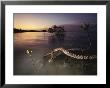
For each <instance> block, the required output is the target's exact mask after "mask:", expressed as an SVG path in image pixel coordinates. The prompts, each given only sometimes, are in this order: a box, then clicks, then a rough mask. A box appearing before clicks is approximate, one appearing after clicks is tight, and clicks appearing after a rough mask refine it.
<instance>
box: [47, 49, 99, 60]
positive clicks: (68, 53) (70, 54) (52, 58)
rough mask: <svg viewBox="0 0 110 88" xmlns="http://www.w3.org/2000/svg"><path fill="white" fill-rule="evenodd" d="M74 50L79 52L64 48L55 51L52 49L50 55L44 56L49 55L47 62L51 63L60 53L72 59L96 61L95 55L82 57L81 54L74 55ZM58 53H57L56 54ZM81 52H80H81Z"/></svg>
mask: <svg viewBox="0 0 110 88" xmlns="http://www.w3.org/2000/svg"><path fill="white" fill-rule="evenodd" d="M70 50H71V51H73V53H72V52H69V51H70ZM75 50H79V49H64V48H56V49H53V50H52V51H51V52H50V53H48V54H46V55H45V56H47V55H50V56H51V58H50V59H49V62H51V61H53V60H54V59H55V57H56V56H58V55H59V54H60V53H61V52H62V53H64V54H65V55H67V56H69V57H71V58H72V59H84V60H87V59H96V58H97V55H94V54H92V55H83V54H75V52H74V51H75ZM58 51H59V52H58ZM83 51H84V49H83V50H81V52H83Z"/></svg>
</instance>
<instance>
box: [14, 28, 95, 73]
mask: <svg viewBox="0 0 110 88" xmlns="http://www.w3.org/2000/svg"><path fill="white" fill-rule="evenodd" d="M66 30H67V31H66V32H65V36H63V37H62V38H59V37H58V36H55V35H54V34H51V33H47V32H45V33H44V32H24V33H14V75H96V74H97V60H96V59H95V60H71V59H70V60H69V61H68V60H65V58H69V57H67V56H65V55H59V56H57V57H56V59H55V61H54V62H51V63H50V62H49V61H48V59H49V57H44V56H45V55H46V54H47V53H49V52H51V51H52V50H53V49H55V48H59V47H63V48H65V49H70V48H87V47H88V46H89V42H88V39H87V33H86V32H85V31H82V30H80V29H78V28H75V29H73V30H72V31H70V30H69V28H67V29H66ZM68 30H69V31H68ZM90 36H91V41H92V48H91V49H90V51H91V52H93V53H95V54H97V30H96V28H94V29H91V30H90ZM27 51H30V53H31V56H30V55H29V54H28V53H27Z"/></svg>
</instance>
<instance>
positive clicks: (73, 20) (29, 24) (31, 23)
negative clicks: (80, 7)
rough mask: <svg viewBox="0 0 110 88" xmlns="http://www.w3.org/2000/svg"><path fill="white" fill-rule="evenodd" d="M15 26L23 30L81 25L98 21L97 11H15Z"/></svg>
mask: <svg viewBox="0 0 110 88" xmlns="http://www.w3.org/2000/svg"><path fill="white" fill-rule="evenodd" d="M13 17H14V25H13V26H14V28H17V29H23V30H42V29H47V28H49V27H51V26H53V25H65V24H71V25H79V24H81V23H84V22H85V23H86V22H87V23H96V22H97V14H95V13H90V14H89V13H88V14H87V13H82V14H81V13H15V14H14V15H13Z"/></svg>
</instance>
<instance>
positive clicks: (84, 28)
mask: <svg viewBox="0 0 110 88" xmlns="http://www.w3.org/2000/svg"><path fill="white" fill-rule="evenodd" d="M80 27H81V29H83V30H85V31H86V32H87V35H88V41H89V48H88V49H90V48H91V38H90V34H89V28H90V24H83V25H81V26H80Z"/></svg>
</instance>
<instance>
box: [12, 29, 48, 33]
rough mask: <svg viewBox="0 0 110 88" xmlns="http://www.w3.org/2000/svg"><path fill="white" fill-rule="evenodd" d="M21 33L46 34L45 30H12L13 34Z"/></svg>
mask: <svg viewBox="0 0 110 88" xmlns="http://www.w3.org/2000/svg"><path fill="white" fill-rule="evenodd" d="M22 32H47V30H23V29H17V28H14V33H22Z"/></svg>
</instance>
